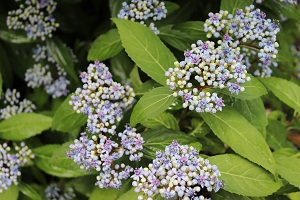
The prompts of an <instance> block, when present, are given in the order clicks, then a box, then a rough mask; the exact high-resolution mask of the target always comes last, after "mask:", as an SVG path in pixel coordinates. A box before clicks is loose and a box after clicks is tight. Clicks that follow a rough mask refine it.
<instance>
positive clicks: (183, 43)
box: [159, 25, 195, 51]
mask: <svg viewBox="0 0 300 200" xmlns="http://www.w3.org/2000/svg"><path fill="white" fill-rule="evenodd" d="M172 27H173V25H166V26H163V27H160V28H159V31H160V33H159V37H160V38H161V39H162V41H164V42H166V43H167V44H169V45H171V46H172V47H174V48H176V49H178V50H181V51H184V50H187V49H190V48H191V44H192V43H193V42H195V41H192V40H191V39H190V37H189V35H188V34H186V33H184V32H181V31H179V30H176V29H172Z"/></svg>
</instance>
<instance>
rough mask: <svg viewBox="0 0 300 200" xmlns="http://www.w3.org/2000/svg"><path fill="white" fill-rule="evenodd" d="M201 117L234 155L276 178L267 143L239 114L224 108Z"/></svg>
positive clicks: (272, 159)
mask: <svg viewBox="0 0 300 200" xmlns="http://www.w3.org/2000/svg"><path fill="white" fill-rule="evenodd" d="M201 116H202V117H203V119H204V121H205V122H206V123H207V124H208V126H209V127H210V128H211V129H212V131H213V132H214V134H215V135H216V136H218V137H219V138H220V139H221V140H222V141H223V142H224V143H225V144H227V145H229V146H230V147H231V148H232V149H233V150H234V151H235V152H236V153H238V154H239V155H241V156H243V157H245V158H247V159H249V160H250V161H252V162H254V163H256V164H259V165H261V166H262V167H264V168H265V169H267V170H269V171H270V172H271V173H272V174H274V175H275V176H277V172H276V165H275V161H274V158H273V155H272V153H271V151H270V149H269V146H268V144H267V142H266V141H265V139H264V138H263V136H262V134H261V133H260V132H259V131H258V130H257V129H256V128H255V127H254V126H252V125H251V124H250V123H249V122H248V121H247V120H246V119H245V118H244V117H243V116H242V115H241V114H240V113H238V112H237V111H235V110H234V109H233V108H230V107H225V108H224V109H223V111H222V112H217V113H216V114H210V113H202V114H201Z"/></svg>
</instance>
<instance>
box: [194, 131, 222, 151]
mask: <svg viewBox="0 0 300 200" xmlns="http://www.w3.org/2000/svg"><path fill="white" fill-rule="evenodd" d="M197 139H198V140H199V142H200V143H201V144H202V149H203V151H207V152H211V153H212V154H221V153H225V151H226V148H225V145H224V143H223V142H222V141H221V140H220V139H219V138H218V137H217V136H215V135H214V134H213V133H209V134H207V135H205V136H204V137H200V138H197Z"/></svg>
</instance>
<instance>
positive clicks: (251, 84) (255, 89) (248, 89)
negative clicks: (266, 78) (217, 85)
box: [213, 76, 268, 100]
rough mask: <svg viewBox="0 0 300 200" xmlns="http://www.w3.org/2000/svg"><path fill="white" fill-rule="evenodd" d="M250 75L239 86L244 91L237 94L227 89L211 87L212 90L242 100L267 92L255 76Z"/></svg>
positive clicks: (254, 97)
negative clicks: (249, 78)
mask: <svg viewBox="0 0 300 200" xmlns="http://www.w3.org/2000/svg"><path fill="white" fill-rule="evenodd" d="M250 77H251V81H246V82H245V83H243V84H241V86H242V87H244V88H245V91H243V92H239V94H236V93H233V94H231V93H230V91H229V90H228V89H213V91H215V92H217V93H223V94H226V95H229V96H232V97H235V98H237V99H242V100H252V99H256V98H258V97H260V96H262V95H265V94H267V93H268V92H267V90H266V88H265V86H264V85H263V84H262V83H261V82H260V81H259V80H258V79H257V78H255V77H253V76H250Z"/></svg>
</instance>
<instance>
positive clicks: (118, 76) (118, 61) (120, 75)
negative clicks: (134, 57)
mask: <svg viewBox="0 0 300 200" xmlns="http://www.w3.org/2000/svg"><path fill="white" fill-rule="evenodd" d="M110 63H111V67H110V69H109V70H110V72H111V73H112V75H113V79H114V81H116V82H118V83H121V84H124V85H125V84H126V85H128V82H129V81H128V77H129V76H130V72H131V70H132V69H133V62H132V61H131V59H130V58H129V57H128V56H127V54H126V52H125V51H121V52H120V53H119V54H118V55H116V56H114V57H112V58H111V59H110Z"/></svg>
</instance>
